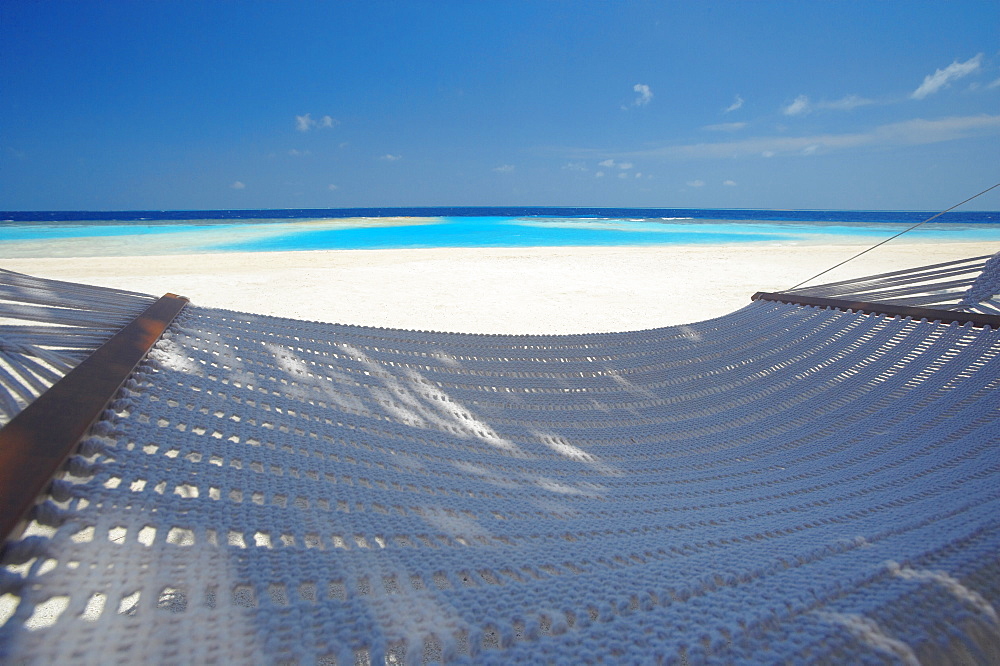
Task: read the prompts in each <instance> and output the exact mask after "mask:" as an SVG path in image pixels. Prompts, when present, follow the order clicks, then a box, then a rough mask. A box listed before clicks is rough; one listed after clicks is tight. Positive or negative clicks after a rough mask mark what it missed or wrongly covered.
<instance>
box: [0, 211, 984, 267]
mask: <svg viewBox="0 0 1000 666" xmlns="http://www.w3.org/2000/svg"><path fill="white" fill-rule="evenodd" d="M528 210H531V211H534V210H536V209H521V210H518V209H513V210H510V211H507V210H506V209H505V210H504V211H503V212H522V213H524V212H525V211H528ZM566 210H570V209H562V210H559V211H554V210H553V209H545V213H546V214H535V215H529V214H521V215H499V214H497V215H477V214H471V213H474V212H500V211H499V210H490V209H485V210H483V211H478V210H477V211H462V212H463V213H468V214H462V215H443V214H438V213H442V212H454V209H413V210H412V211H410V210H407V211H402V212H421V213H424V214H422V215H402V214H400V212H401V211H399V210H398V209H397V210H393V211H381V210H376V209H372V210H371V211H364V212H373V213H381V214H378V215H374V214H373V215H362V216H344V215H342V213H346V212H355V211H298V212H300V213H307V212H311V213H313V215H312V216H310V215H305V214H303V215H302V216H299V217H293V216H289V215H288V213H291V212H296V211H285V212H284V214H283V215H282V216H280V217H279V216H277V215H276V212H275V211H204V212H202V213H201V214H200V215H201V216H200V217H194V215H196V214H195V213H189V214H188V215H191V217H188V218H183V217H181V215H182V214H181V213H177V212H163V213H146V214H143V215H140V214H138V213H124V214H122V213H117V214H112V213H105V214H104V215H106V216H107V217H108V218H109V219H99V218H100V216H101V214H100V213H87V212H75V213H64V214H62V215H63V217H66V218H67V219H65V220H59V219H55V218H57V217H58V216H59V215H60V214H58V213H20V214H2V215H4V217H5V218H6V217H7V216H10V218H8V219H4V220H3V221H2V222H0V258H14V257H60V256H73V257H81V256H129V255H151V254H157V255H162V254H198V253H219V252H269V251H282V250H334V249H400V248H432V247H569V246H631V245H635V246H662V245H677V244H697V245H709V244H742V243H766V244H779V245H800V244H836V243H846V242H851V243H857V242H860V243H865V242H869V241H870V242H871V243H872V244H874V243H876V242H878V241H880V240H883V239H885V238H888V237H890V236H892V235H894V234H897V233H899V232H900V231H903V230H904V229H906V228H907V227H909V226H912V225H913V224H915V223H916V222H919V221H921V219H926V218H927V217H930V214H924V213H911V212H904V213H888V212H882V211H880V212H865V211H714V210H685V211H676V210H667V209H663V210H658V211H655V212H656V213H660V214H659V215H656V216H650V212H651V211H649V210H647V209H642V210H640V209H636V210H627V209H623V210H616V211H590V210H588V211H586V212H588V213H593V212H608V213H610V212H618V213H623V214H621V215H610V214H608V215H597V214H591V215H577V216H573V215H567V214H562V215H560V214H554V213H555V212H565V211H566ZM571 210H572V212H577V211H578V210H580V209H571ZM317 213H327V215H323V216H317V215H316V214H317ZM630 213H631V214H630ZM665 213H678V214H677V215H667V214H665ZM684 213H686V214H684ZM719 213H727V214H730V215H731V217H711V215H713V214H714V215H718V214H719ZM262 214H270V215H272V217H261V215H262ZM32 216H33V217H32ZM18 218H21V219H18ZM23 218H27V219H23ZM756 218H760V219H756ZM800 218H803V219H800ZM914 220H916V222H914ZM906 238H907V240H908V241H911V242H912V241H920V242H932V243H934V242H952V241H960V242H982V243H983V244H984V253H985V252H989V251H991V248H996V246H997V245H1000V215H998V214H995V213H977V212H974V213H967V214H962V215H953V216H952V218H950V221H943V222H933V223H929V224H925V225H922V226H921V227H920V228H919V229H917V230H914V231H913V232H910V233H909V234H908V235H907V236H906Z"/></svg>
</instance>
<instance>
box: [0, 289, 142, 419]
mask: <svg viewBox="0 0 1000 666" xmlns="http://www.w3.org/2000/svg"><path fill="white" fill-rule="evenodd" d="M155 300H156V299H155V298H153V297H152V296H147V295H145V294H137V293H134V292H130V291H122V290H120V289H107V288H104V287H92V286H88V285H81V284H75V283H72V282H60V281H57V280H46V279H42V278H36V277H31V276H28V275H22V274H20V273H14V272H12V271H6V270H3V269H0V426H2V425H3V424H5V423H7V422H8V421H9V420H10V419H11V418H12V417H13V416H14V414H17V413H18V412H19V411H21V410H22V409H23V408H24V406H25V405H26V404H28V403H29V402H31V401H32V400H34V399H35V398H37V397H38V396H39V395H41V394H42V392H44V391H45V390H46V389H48V388H49V387H50V386H51V385H52V384H53V383H55V382H56V381H58V380H59V378H61V377H62V376H64V375H65V374H66V373H67V372H69V371H70V370H71V369H72V368H74V367H76V365H77V364H78V363H79V362H80V361H82V360H83V359H84V358H86V357H87V356H88V355H90V354H91V353H92V352H93V351H94V350H95V349H97V348H98V347H100V346H101V344H103V343H104V341H105V340H107V339H108V338H109V337H111V335H112V333H114V332H115V331H117V330H118V329H120V328H121V327H123V326H124V325H125V324H127V323H128V322H129V321H131V320H132V319H134V318H135V317H136V315H138V314H139V313H140V312H142V311H143V309H145V308H146V307H147V306H148V305H149V304H150V303H152V302H153V301H155Z"/></svg>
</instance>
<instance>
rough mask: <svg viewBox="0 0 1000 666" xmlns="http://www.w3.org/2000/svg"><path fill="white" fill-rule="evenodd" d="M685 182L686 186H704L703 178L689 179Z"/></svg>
mask: <svg viewBox="0 0 1000 666" xmlns="http://www.w3.org/2000/svg"><path fill="white" fill-rule="evenodd" d="M686 184H687V186H688V187H705V181H703V180H689V181H688V182H687V183H686Z"/></svg>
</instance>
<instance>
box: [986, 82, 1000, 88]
mask: <svg viewBox="0 0 1000 666" xmlns="http://www.w3.org/2000/svg"><path fill="white" fill-rule="evenodd" d="M993 88H1000V79H997V80H996V81H992V82H990V83H989V84H988V85H987V86H986V89H987V90H992V89H993Z"/></svg>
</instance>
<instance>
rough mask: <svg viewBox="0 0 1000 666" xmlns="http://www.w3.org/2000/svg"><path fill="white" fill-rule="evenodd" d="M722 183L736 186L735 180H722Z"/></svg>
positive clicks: (727, 185)
mask: <svg viewBox="0 0 1000 666" xmlns="http://www.w3.org/2000/svg"><path fill="white" fill-rule="evenodd" d="M722 184H723V185H725V186H726V187H736V181H735V180H724V181H722Z"/></svg>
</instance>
